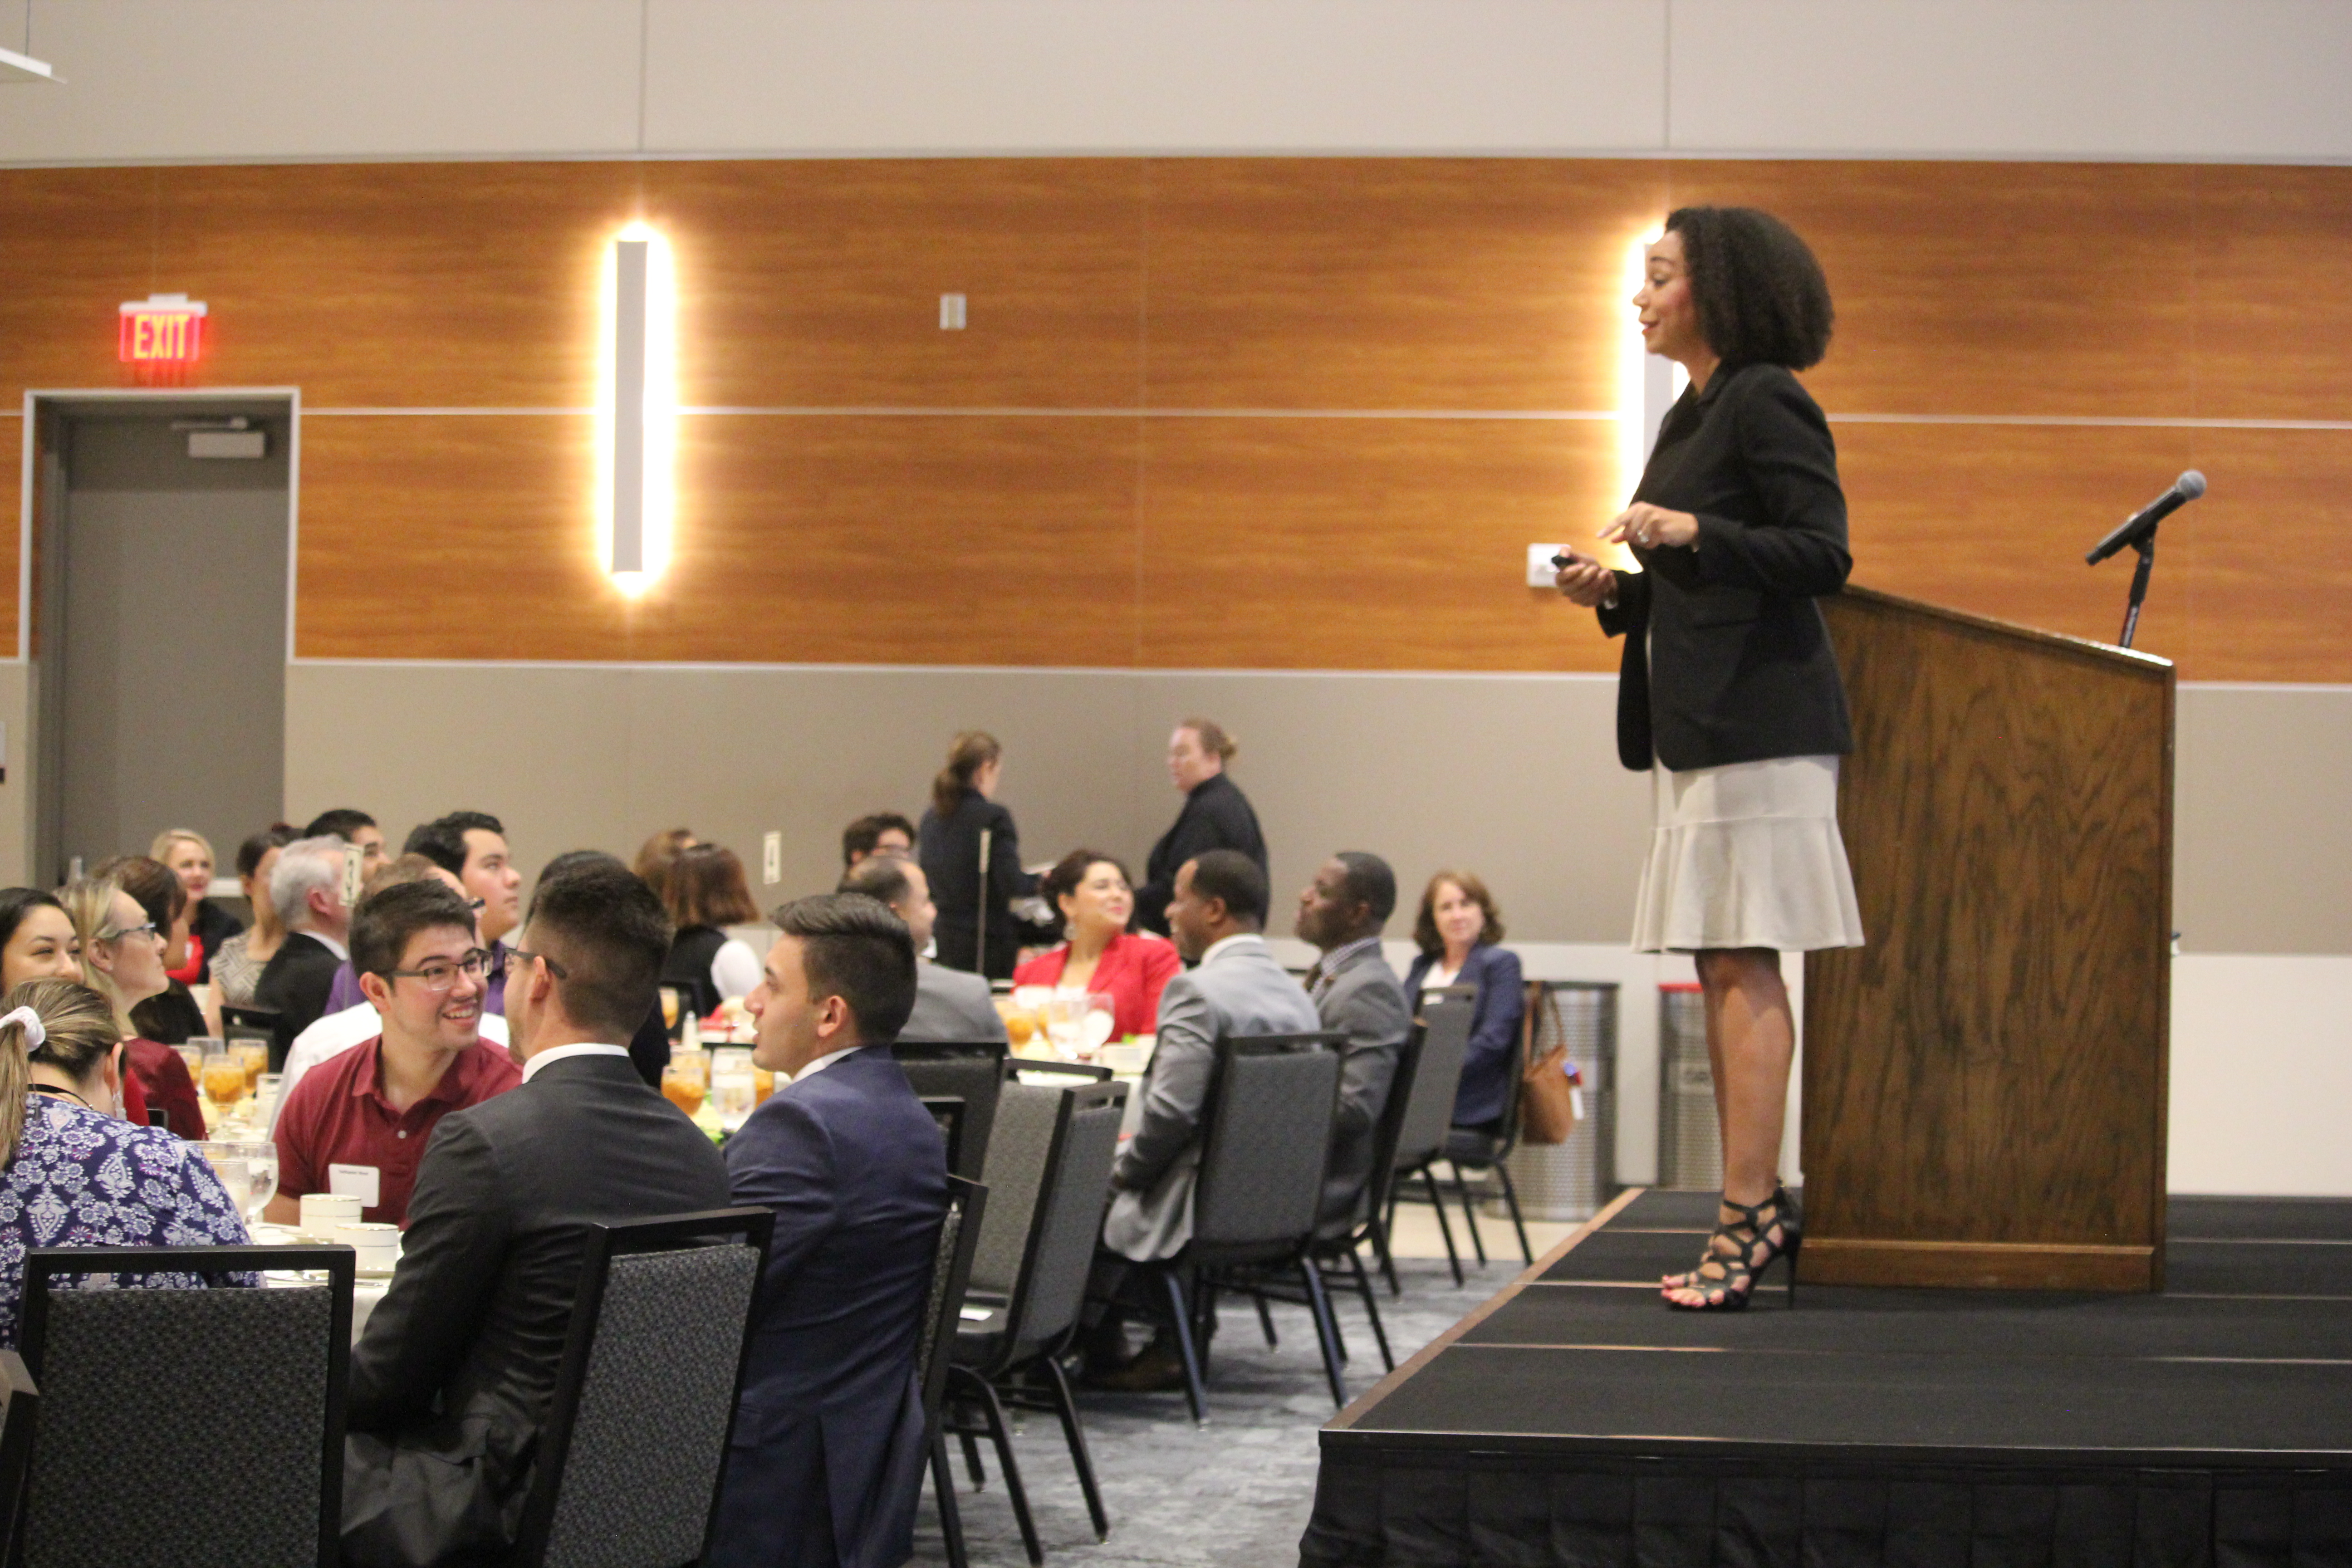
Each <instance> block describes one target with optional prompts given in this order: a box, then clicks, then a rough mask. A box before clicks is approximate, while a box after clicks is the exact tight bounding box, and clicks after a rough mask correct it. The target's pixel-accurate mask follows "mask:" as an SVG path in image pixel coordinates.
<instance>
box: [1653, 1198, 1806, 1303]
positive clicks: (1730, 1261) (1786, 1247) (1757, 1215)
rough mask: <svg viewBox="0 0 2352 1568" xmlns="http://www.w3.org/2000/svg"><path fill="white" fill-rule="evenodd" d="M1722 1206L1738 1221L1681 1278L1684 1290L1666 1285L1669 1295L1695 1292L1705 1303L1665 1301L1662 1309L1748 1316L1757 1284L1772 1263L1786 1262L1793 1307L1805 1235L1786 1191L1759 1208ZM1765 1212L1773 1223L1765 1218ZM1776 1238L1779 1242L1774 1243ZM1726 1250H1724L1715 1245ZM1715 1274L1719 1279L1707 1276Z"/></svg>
mask: <svg viewBox="0 0 2352 1568" xmlns="http://www.w3.org/2000/svg"><path fill="white" fill-rule="evenodd" d="M1723 1206H1724V1207H1725V1208H1727V1209H1729V1210H1731V1211H1732V1212H1733V1213H1734V1214H1736V1215H1738V1216H1739V1217H1738V1218H1737V1219H1735V1220H1733V1221H1732V1222H1731V1223H1730V1224H1728V1225H1718V1226H1716V1227H1715V1234H1714V1235H1713V1236H1712V1237H1708V1238H1707V1255H1706V1260H1705V1261H1704V1262H1702V1263H1701V1264H1700V1265H1699V1266H1698V1268H1696V1269H1694V1270H1692V1271H1691V1272H1690V1273H1689V1274H1688V1275H1685V1276H1684V1278H1685V1279H1688V1280H1689V1281H1690V1282H1689V1283H1688V1284H1686V1285H1680V1286H1675V1285H1669V1286H1667V1287H1666V1289H1668V1290H1675V1289H1683V1290H1695V1291H1697V1292H1699V1293H1701V1294H1702V1295H1703V1296H1705V1297H1706V1298H1708V1299H1707V1300H1699V1301H1677V1300H1674V1299H1673V1297H1671V1296H1668V1297H1667V1298H1666V1305H1668V1306H1670V1307H1673V1308H1675V1310H1679V1311H1685V1312H1738V1311H1744V1310H1747V1306H1748V1298H1749V1297H1750V1296H1752V1295H1753V1294H1755V1291H1756V1284H1757V1281H1758V1280H1759V1279H1762V1278H1763V1276H1764V1271H1765V1270H1766V1269H1768V1268H1771V1267H1772V1264H1773V1262H1774V1260H1775V1259H1778V1258H1787V1259H1788V1260H1789V1305H1790V1306H1791V1307H1794V1306H1795V1305H1796V1304H1797V1254H1798V1252H1799V1251H1800V1249H1801V1248H1802V1247H1803V1246H1804V1244H1805V1233H1804V1230H1803V1228H1802V1226H1801V1221H1800V1219H1799V1217H1798V1215H1797V1211H1796V1205H1795V1204H1794V1203H1793V1202H1791V1201H1790V1197H1789V1194H1788V1193H1787V1192H1786V1191H1785V1190H1781V1189H1775V1190H1774V1192H1773V1194H1772V1195H1771V1196H1770V1197H1769V1198H1767V1199H1765V1200H1764V1201H1763V1202H1762V1203H1760V1204H1754V1205H1749V1204H1736V1203H1733V1202H1732V1201H1731V1200H1730V1199H1729V1198H1726V1199H1724V1200H1723ZM1767 1210H1769V1211H1770V1213H1771V1215H1772V1217H1771V1218H1770V1219H1769V1220H1768V1219H1766V1218H1765V1217H1764V1215H1765V1213H1766V1211H1767ZM1776 1235H1777V1237H1778V1239H1775V1236H1776ZM1718 1243H1723V1244H1727V1245H1728V1248H1729V1249H1728V1250H1725V1249H1724V1248H1723V1247H1719V1246H1718V1245H1717V1244H1718ZM1709 1268H1717V1269H1719V1270H1721V1273H1720V1274H1717V1275H1711V1274H1709V1273H1708V1272H1707V1270H1708V1269H1709Z"/></svg>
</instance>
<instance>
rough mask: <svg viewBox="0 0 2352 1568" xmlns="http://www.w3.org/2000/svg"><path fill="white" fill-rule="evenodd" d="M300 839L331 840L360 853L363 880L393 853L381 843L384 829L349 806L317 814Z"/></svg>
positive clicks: (363, 813) (372, 874) (373, 873)
mask: <svg viewBox="0 0 2352 1568" xmlns="http://www.w3.org/2000/svg"><path fill="white" fill-rule="evenodd" d="M300 837H304V838H325V837H336V838H340V839H341V840H342V841H343V842H344V843H346V844H349V845H351V846H352V847H354V848H356V849H357V850H358V851H359V852H360V876H361V877H362V879H365V878H369V877H373V876H374V875H375V873H376V868H378V867H380V866H382V865H383V863H384V862H385V861H386V860H388V859H390V858H392V851H391V849H390V848H389V847H386V845H385V844H384V841H383V828H381V827H378V826H376V821H375V818H374V817H373V816H369V815H368V814H367V813H366V812H364V811H354V810H353V809H352V808H351V807H350V806H348V805H342V806H337V807H336V808H335V809H334V810H332V811H322V812H320V814H319V815H318V816H314V817H312V818H311V819H310V826H307V827H305V828H303V829H302V832H301V835H300Z"/></svg>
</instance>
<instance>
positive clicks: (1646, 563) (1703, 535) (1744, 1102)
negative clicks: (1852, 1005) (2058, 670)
mask: <svg viewBox="0 0 2352 1568" xmlns="http://www.w3.org/2000/svg"><path fill="white" fill-rule="evenodd" d="M1645 270H1646V276H1645V279H1644V281H1643V286H1642V289H1641V291H1640V292H1639V293H1637V294H1635V295H1634V296H1633V306H1634V309H1635V310H1638V311H1640V313H1641V322H1642V339H1643V342H1644V343H1646V344H1647V345H1648V347H1649V351H1650V352H1651V353H1654V354H1662V355H1664V357H1666V358H1667V359H1671V360H1674V361H1675V362H1677V363H1680V364H1681V365H1682V366H1683V368H1684V369H1685V370H1686V371H1688V372H1689V373H1690V387H1689V389H1688V390H1687V391H1685V393H1684V394H1683V395H1682V396H1681V397H1680V398H1679V399H1677V400H1676V401H1675V405H1674V406H1673V407H1672V408H1670V409H1668V410H1667V411H1666V416H1665V420H1664V423H1663V424H1662V425H1661V426H1659V428H1658V442H1657V446H1656V447H1655V448H1654V450H1653V451H1652V452H1651V454H1650V461H1649V465H1648V467H1647V468H1644V469H1643V473H1642V482H1641V484H1640V485H1639V487H1637V488H1636V489H1634V491H1633V504H1632V505H1631V506H1629V507H1628V508H1626V510H1624V511H1623V512H1622V513H1621V514H1619V516H1618V517H1617V519H1616V520H1615V521H1612V523H1611V524H1610V525H1609V526H1608V527H1607V528H1606V529H1604V530H1602V531H1601V538H1602V539H1604V540H1607V541H1611V542H1619V543H1622V544H1624V545H1625V546H1626V547H1628V548H1629V549H1631V550H1632V552H1633V555H1634V558H1635V559H1636V560H1638V561H1639V562H1640V563H1641V564H1642V568H1643V569H1642V570H1641V571H1640V572H1612V571H1611V570H1610V569H1609V568H1608V567H1607V566H1605V565H1603V564H1602V563H1600V562H1599V561H1597V560H1595V559H1593V558H1592V557H1591V556H1586V555H1578V554H1574V553H1572V552H1571V554H1570V556H1569V557H1568V558H1567V564H1566V565H1564V566H1563V567H1561V569H1560V572H1559V591H1560V592H1561V593H1562V594H1564V595H1567V596H1568V597H1569V598H1570V599H1571V600H1573V601H1575V602H1576V603H1577V604H1580V605H1587V606H1589V607H1591V608H1593V609H1596V610H1598V611H1599V612H1600V615H1601V630H1602V631H1603V632H1605V633H1607V634H1608V635H1609V636H1611V637H1619V636H1622V637H1624V638H1625V655H1624V664H1623V669H1622V675H1621V677H1620V679H1619V681H1618V687H1617V752H1618V758H1619V760H1620V761H1622V763H1624V764H1625V766H1627V767H1628V768H1632V769H1634V770H1636V771H1643V770H1646V771H1647V772H1648V773H1650V775H1651V778H1652V780H1653V785H1652V795H1653V800H1654V810H1655V827H1654V832H1653V835H1652V837H1651V845H1650V857H1649V863H1648V866H1647V868H1646V869H1645V870H1644V871H1643V878H1642V893H1641V898H1640V900H1639V901H1638V903H1637V904H1636V906H1635V910H1634V916H1633V946H1634V947H1635V948H1636V949H1637V950H1639V951H1642V952H1689V953H1692V954H1695V955H1696V960H1697V965H1698V977H1699V984H1700V985H1701V987H1702V988H1703V989H1704V990H1705V993H1706V1044H1707V1057H1708V1059H1709V1061H1710V1062H1711V1063H1712V1065H1713V1067H1714V1069H1715V1101H1716V1114H1717V1118H1718V1119H1719V1121H1720V1122H1721V1125H1722V1130H1723V1205H1722V1208H1721V1210H1720V1211H1719V1213H1718V1215H1717V1226H1716V1230H1715V1235H1714V1237H1712V1238H1711V1239H1710V1240H1709V1242H1708V1244H1707V1248H1706V1257H1705V1258H1703V1259H1702V1261H1701V1263H1700V1265H1699V1267H1698V1268H1696V1269H1694V1270H1692V1271H1691V1272H1690V1273H1688V1274H1681V1275H1670V1276H1668V1277H1667V1279H1665V1281H1664V1285H1665V1298H1666V1300H1668V1301H1669V1302H1671V1303H1672V1304H1674V1305H1675V1306H1677V1307H1683V1308H1692V1309H1698V1310H1719V1309H1727V1308H1738V1307H1744V1306H1746V1305H1747V1304H1748V1293H1749V1292H1750V1291H1751V1290H1753V1289H1754V1288H1755V1285H1756V1281H1757V1279H1758V1277H1759V1276H1760V1275H1761V1274H1762V1273H1763V1272H1764V1270H1765V1269H1766V1268H1768V1267H1769V1266H1770V1264H1771V1262H1772V1260H1773V1259H1774V1258H1778V1257H1780V1256H1781V1255H1782V1254H1783V1253H1786V1254H1788V1255H1789V1256H1790V1270H1791V1272H1792V1273H1793V1271H1794V1269H1795V1267H1796V1258H1795V1254H1796V1251H1797V1248H1798V1246H1799V1244H1800V1242H1801V1240H1802V1229H1801V1226H1802V1220H1801V1216H1800V1215H1799V1214H1798V1212H1797V1206H1796V1205H1795V1204H1794V1203H1793V1202H1792V1201H1791V1200H1790V1196H1789V1194H1788V1192H1787V1190H1786V1189H1785V1188H1783V1187H1782V1186H1781V1184H1780V1136H1781V1123H1782V1121H1783V1119H1784V1117H1785V1116H1786V1113H1787V1109H1788V1100H1789V1063H1790V1056H1791V1054H1792V1052H1793V1049H1794V1046H1795V1039H1796V1028H1795V1024H1794V1021H1793V1020H1792V1019H1791V1018H1790V1012H1789V992H1788V988H1787V986H1786V985H1785V984H1783V983H1782V981H1781V977H1780V954H1781V953H1783V952H1811V951H1813V950H1816V949H1821V948H1833V947H1859V946H1861V945H1862V940H1863V936H1862V915H1861V911H1860V909H1859V907H1858V906H1857V904H1856V903H1855V900H1854V893H1853V873H1852V872H1851V871H1850V870H1849V869H1848V868H1847V865H1846V857H1845V845H1844V842H1843V840H1842V839H1841V838H1840V837H1838V826H1837V776H1838V758H1839V757H1840V756H1842V755H1843V754H1844V753H1845V752H1851V751H1852V750H1853V728H1852V725H1851V723H1850V722H1849V721H1848V719H1847V715H1846V703H1845V688H1844V686H1843V683H1842V682H1841V680H1840V679H1839V677H1838V667H1837V659H1836V657H1835V655H1834V653H1833V652H1832V649H1831V647H1830V637H1829V628H1828V626H1827V625H1826V624H1825V623H1824V622H1823V621H1822V613H1821V610H1820V607H1819V606H1818V605H1815V604H1814V603H1813V601H1814V599H1815V598H1816V597H1818V596H1819V595H1823V594H1834V593H1836V592H1837V591H1838V590H1839V589H1840V588H1842V587H1843V586H1844V584H1845V579H1846V573H1847V572H1848V570H1849V569H1850V568H1851V567H1852V565H1853V556H1852V554H1851V553H1850V552H1849V551H1848V549H1847V546H1846V519H1845V494H1844V491H1843V489H1840V487H1839V484H1838V474H1837V452H1836V448H1835V447H1833V446H1832V443H1831V440H1830V430H1829V422H1828V420H1827V419H1826V418H1824V417H1823V416H1822V411H1821V407H1820V405H1817V404H1815V403H1814V402H1813V400H1812V398H1811V396H1810V395H1808V394H1807V393H1806V391H1805V389H1804V388H1803V387H1802V386H1801V385H1799V384H1798V382H1797V378H1796V377H1795V376H1794V375H1793V374H1790V373H1791V372H1792V371H1799V370H1803V369H1806V368H1808V367H1809V366H1811V365H1813V364H1817V363H1820V361H1821V358H1822V354H1823V353H1826V352H1827V351H1828V348H1829V341H1830V323H1831V318H1832V312H1831V308H1830V292H1829V284H1828V282H1827V281H1826V280H1825V279H1823V278H1822V269H1821V264H1820V263H1819V262H1817V261H1815V260H1814V258H1813V253H1812V252H1811V250H1810V249H1808V248H1807V247H1806V246H1805V242H1804V241H1803V240H1801V239H1800V238H1798V237H1797V236H1796V235H1795V234H1794V233H1793V232H1791V231H1790V228H1789V227H1788V226H1786V225H1785V224H1783V223H1781V222H1780V220H1779V219H1778V218H1775V217H1773V216H1770V215H1769V214H1767V213H1760V212H1757V211H1754V210H1752V209H1750V208H1746V207H1684V208H1681V209H1679V210H1677V211H1676V212H1675V213H1674V214H1673V216H1669V217H1668V218H1667V219H1666V228H1665V233H1664V237H1661V238H1660V239H1659V241H1658V242H1657V243H1656V244H1655V245H1654V246H1652V247H1650V251H1649V255H1648V258H1646V263H1645Z"/></svg>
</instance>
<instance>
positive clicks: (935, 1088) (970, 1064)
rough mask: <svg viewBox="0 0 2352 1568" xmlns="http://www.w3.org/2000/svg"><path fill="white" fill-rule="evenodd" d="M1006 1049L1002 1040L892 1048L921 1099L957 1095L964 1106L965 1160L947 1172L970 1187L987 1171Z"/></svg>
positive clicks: (908, 1043) (921, 1042) (932, 1042)
mask: <svg viewBox="0 0 2352 1568" xmlns="http://www.w3.org/2000/svg"><path fill="white" fill-rule="evenodd" d="M1007 1049H1008V1047H1006V1046H1005V1044H1004V1042H1003V1041H1002V1040H900V1041H898V1043H897V1044H896V1045H894V1046H892V1047H890V1054H891V1055H892V1056H894V1057H896V1058H898V1066H899V1067H900V1068H903V1069H905V1071H906V1074H907V1081H908V1083H910V1084H913V1085H914V1086H915V1092H916V1093H917V1094H919V1095H924V1096H947V1095H953V1096H955V1097H956V1098H958V1099H960V1100H962V1101H963V1147H962V1148H961V1150H960V1151H959V1153H960V1154H961V1159H960V1160H959V1161H958V1163H955V1164H953V1165H951V1166H950V1167H949V1169H950V1170H952V1171H953V1172H954V1173H956V1174H957V1175H959V1176H961V1177H962V1178H963V1179H964V1180H965V1181H967V1182H977V1181H980V1180H981V1179H982V1175H981V1173H982V1171H985V1170H986V1169H987V1168H988V1137H989V1131H990V1129H991V1128H992V1127H993V1126H994V1125H995V1122H996V1093H997V1090H998V1089H1000V1088H1002V1087H1003V1083H1004V1058H1005V1053H1006V1051H1007Z"/></svg>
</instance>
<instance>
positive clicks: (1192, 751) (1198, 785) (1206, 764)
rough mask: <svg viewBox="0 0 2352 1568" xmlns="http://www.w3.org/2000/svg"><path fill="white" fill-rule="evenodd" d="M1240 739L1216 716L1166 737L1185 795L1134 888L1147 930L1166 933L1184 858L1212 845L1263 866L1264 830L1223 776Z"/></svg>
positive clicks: (1172, 774)
mask: <svg viewBox="0 0 2352 1568" xmlns="http://www.w3.org/2000/svg"><path fill="white" fill-rule="evenodd" d="M1240 751H1241V745H1240V742H1236V741H1235V740H1234V738H1233V737H1232V736H1231V735H1228V734H1226V733H1225V732H1224V731H1223V730H1222V729H1220V728H1219V727H1218V726H1217V724H1216V723H1215V721H1213V720H1208V719H1187V720H1185V721H1183V722H1182V723H1181V724H1179V725H1177V726H1176V732H1175V733H1174V734H1172V735H1171V736H1169V737H1168V776H1169V778H1171V780H1173V781H1174V782H1175V784H1176V788H1177V789H1178V791H1179V792H1181V794H1182V795H1183V796H1184V809H1183V810H1181V811H1180V812H1178V813H1177V814H1176V822H1175V825H1174V826H1171V827H1170V828H1169V829H1168V831H1167V832H1165V833H1163V834H1161V835H1160V842H1159V843H1157V844H1155V845H1153V846H1152V847H1151V858H1150V859H1148V860H1146V861H1145V862H1144V863H1143V886H1141V887H1140V888H1138V889H1135V912H1136V918H1137V919H1138V920H1139V921H1141V922H1142V924H1143V927H1144V929H1145V930H1147V931H1158V932H1159V933H1160V935H1161V936H1166V935H1167V934H1168V900H1169V898H1170V896H1171V895H1172V894H1173V893H1174V892H1175V890H1176V873H1177V871H1178V869H1179V868H1181V867H1182V866H1183V864H1184V862H1185V861H1187V860H1191V859H1193V858H1196V857H1199V856H1202V855H1206V854H1207V853H1208V852H1209V851H1210V850H1212V849H1238V850H1240V851H1241V852H1242V853H1243V854H1244V855H1246V856H1248V857H1249V858H1251V859H1253V860H1255V861H1256V862H1257V868H1258V869H1259V870H1261V871H1263V870H1265V834H1263V833H1260V832H1259V831H1258V826H1257V813H1256V812H1255V811H1254V810H1252V809H1251V808H1250V803H1249V797H1248V796H1247V795H1244V794H1242V792H1241V786H1240V785H1239V784H1235V783H1234V781H1233V780H1232V779H1230V778H1228V777H1227V776H1226V775H1225V764H1226V763H1230V762H1232V761H1233V760H1234V756H1235V755H1236V754H1237V753H1238V752H1240Z"/></svg>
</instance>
